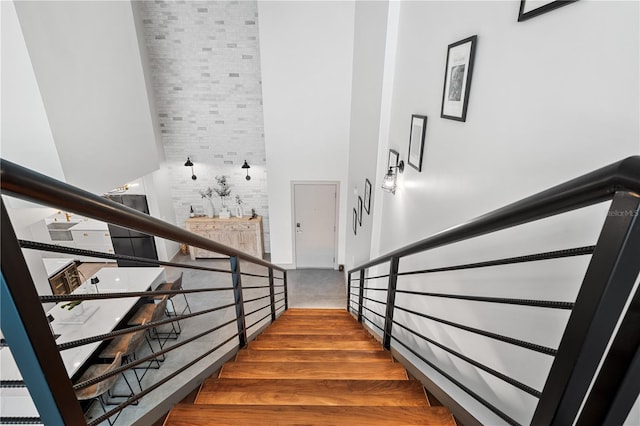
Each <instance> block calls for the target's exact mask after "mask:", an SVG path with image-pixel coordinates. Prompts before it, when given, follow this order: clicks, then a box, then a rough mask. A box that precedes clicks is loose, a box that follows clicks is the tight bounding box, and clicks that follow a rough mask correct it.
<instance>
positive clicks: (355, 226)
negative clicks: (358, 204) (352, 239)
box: [353, 208, 358, 235]
mask: <svg viewBox="0 0 640 426" xmlns="http://www.w3.org/2000/svg"><path fill="white" fill-rule="evenodd" d="M353 235H358V212H357V211H356V209H355V208H354V209H353Z"/></svg>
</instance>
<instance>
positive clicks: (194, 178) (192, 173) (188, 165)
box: [184, 157, 198, 180]
mask: <svg viewBox="0 0 640 426" xmlns="http://www.w3.org/2000/svg"><path fill="white" fill-rule="evenodd" d="M184 166H185V167H191V179H193V180H196V179H198V177H197V176H196V174H195V173H194V172H193V163H192V162H191V158H189V157H187V161H186V162H185V163H184Z"/></svg>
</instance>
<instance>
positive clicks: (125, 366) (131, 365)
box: [73, 318, 238, 391]
mask: <svg viewBox="0 0 640 426" xmlns="http://www.w3.org/2000/svg"><path fill="white" fill-rule="evenodd" d="M235 322H236V320H235V318H234V319H232V320H229V321H227V322H225V323H223V324H220V325H217V326H215V327H213V328H210V329H208V330H205V331H203V332H201V333H199V334H197V335H195V336H192V337H190V338H188V339H185V340H183V341H181V342H178V343H176V344H174V345H172V346H170V347H167V348H163V349H160V350H158V351H155V352H153V353H151V354H149V355H147V356H145V357H143V358H140V359H136V360H134V361H131V362H128V363H127V364H123V365H121V366H120V367H118V368H114V369H113V370H111V371H109V372H108V373H105V374H102V375H100V376H96V377H93V378H91V379H89V380H85V381H84V382H79V383H76V384H74V385H73V390H74V391H76V390H80V389H84V388H86V387H88V386H91V385H94V384H96V383H99V382H101V381H103V380H104V379H108V378H109V377H112V376H115V375H117V374H120V373H122V372H125V371H128V370H131V369H132V368H135V367H137V366H139V365H141V364H144V363H145V362H147V361H152V360H154V359H156V358H158V357H159V356H161V355H165V354H167V353H169V352H171V351H173V350H176V349H178V348H180V347H182V346H184V345H187V344H189V343H191V342H194V341H196V340H198V339H200V338H202V337H204V336H206V335H207V334H211V333H213V332H215V331H218V330H220V329H222V328H224V327H226V326H228V325H231V324H233V323H235ZM237 336H238V333H236V334H235V335H234V336H233V337H237Z"/></svg>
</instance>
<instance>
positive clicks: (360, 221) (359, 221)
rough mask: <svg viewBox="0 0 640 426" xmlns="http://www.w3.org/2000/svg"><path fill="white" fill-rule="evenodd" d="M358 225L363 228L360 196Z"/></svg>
mask: <svg viewBox="0 0 640 426" xmlns="http://www.w3.org/2000/svg"><path fill="white" fill-rule="evenodd" d="M358 225H360V226H362V197H361V196H359V195H358Z"/></svg>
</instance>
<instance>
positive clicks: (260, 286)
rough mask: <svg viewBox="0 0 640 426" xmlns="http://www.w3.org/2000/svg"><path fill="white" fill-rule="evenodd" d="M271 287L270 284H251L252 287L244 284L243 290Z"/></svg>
mask: <svg viewBox="0 0 640 426" xmlns="http://www.w3.org/2000/svg"><path fill="white" fill-rule="evenodd" d="M267 278H268V277H267ZM270 287H271V286H268V285H258V286H251V287H249V286H246V285H243V286H242V289H243V290H255V289H258V288H270ZM274 287H275V286H274Z"/></svg>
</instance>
